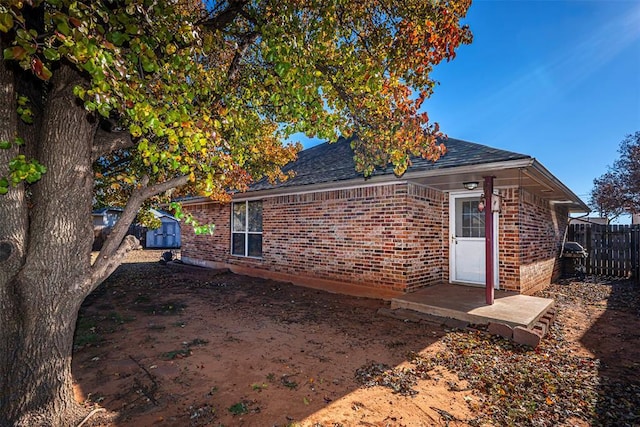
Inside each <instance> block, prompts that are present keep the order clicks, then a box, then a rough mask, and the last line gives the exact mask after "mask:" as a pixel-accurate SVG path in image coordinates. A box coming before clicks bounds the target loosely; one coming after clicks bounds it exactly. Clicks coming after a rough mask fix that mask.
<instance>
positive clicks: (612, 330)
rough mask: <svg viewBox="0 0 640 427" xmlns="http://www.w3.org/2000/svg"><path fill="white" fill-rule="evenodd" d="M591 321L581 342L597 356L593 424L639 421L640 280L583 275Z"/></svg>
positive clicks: (638, 423) (632, 422)
mask: <svg viewBox="0 0 640 427" xmlns="http://www.w3.org/2000/svg"><path fill="white" fill-rule="evenodd" d="M586 281H587V282H588V281H592V282H595V283H592V284H589V283H587V284H586V287H585V289H590V290H591V294H590V295H589V294H587V295H585V296H584V301H585V302H586V306H585V309H586V310H587V312H588V313H590V314H591V317H592V320H593V323H592V324H591V327H590V328H589V329H588V330H587V331H586V332H585V333H584V335H583V336H582V338H581V340H580V341H581V343H582V344H583V345H584V346H585V347H586V348H588V349H589V350H590V351H591V352H592V353H593V354H594V356H595V357H596V358H597V359H599V361H600V367H599V377H600V387H599V390H598V402H597V404H596V423H595V424H596V425H597V423H599V424H600V425H603V426H614V425H615V426H637V425H640V284H638V283H634V282H633V281H631V280H615V279H613V280H598V279H595V278H587V279H586Z"/></svg>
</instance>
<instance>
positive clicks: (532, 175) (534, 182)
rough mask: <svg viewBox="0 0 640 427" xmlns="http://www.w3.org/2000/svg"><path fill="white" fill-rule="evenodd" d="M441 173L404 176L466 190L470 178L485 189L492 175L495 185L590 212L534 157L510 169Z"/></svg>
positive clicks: (439, 187) (447, 188) (441, 187)
mask: <svg viewBox="0 0 640 427" xmlns="http://www.w3.org/2000/svg"><path fill="white" fill-rule="evenodd" d="M483 166H487V165H483ZM439 172H440V173H439V174H437V175H435V174H434V175H429V176H413V177H409V176H406V177H405V178H407V179H408V180H410V181H412V182H416V183H419V184H421V185H425V186H428V187H432V188H435V189H437V190H440V191H445V192H451V191H464V186H463V185H462V184H463V183H464V182H469V181H472V182H473V181H475V182H478V188H479V189H482V184H483V181H484V177H485V176H488V175H489V176H493V177H494V188H508V187H516V188H522V189H524V190H526V191H528V192H530V193H532V194H535V195H538V196H540V197H542V198H544V199H547V200H550V201H551V202H554V203H559V204H566V205H567V207H568V208H569V210H570V211H571V212H589V211H590V209H589V208H588V206H586V204H585V203H584V202H583V201H582V200H581V199H580V198H579V197H578V196H576V195H575V194H574V193H573V192H572V191H571V190H569V189H568V188H567V187H566V186H565V185H564V184H562V183H561V182H560V181H559V180H558V179H557V178H555V177H554V176H553V175H551V174H550V173H549V172H548V171H547V170H546V169H544V167H543V166H542V165H541V164H540V163H538V162H536V161H535V159H533V161H532V162H530V164H521V165H514V167H508V168H500V166H499V165H495V167H490V166H489V167H479V168H452V169H451V170H450V171H448V172H451V173H442V172H445V171H439Z"/></svg>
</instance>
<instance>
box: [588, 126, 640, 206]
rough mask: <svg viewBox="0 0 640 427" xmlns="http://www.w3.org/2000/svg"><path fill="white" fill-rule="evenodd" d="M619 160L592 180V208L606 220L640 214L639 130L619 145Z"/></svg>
mask: <svg viewBox="0 0 640 427" xmlns="http://www.w3.org/2000/svg"><path fill="white" fill-rule="evenodd" d="M618 153H619V157H618V159H617V160H616V161H615V162H614V163H613V166H610V167H609V170H608V171H607V172H606V173H605V174H603V175H602V176H601V177H599V178H596V179H594V180H593V189H592V190H591V206H592V207H593V208H594V209H595V210H597V211H598V212H600V214H601V215H602V216H605V217H607V218H616V217H618V216H619V215H621V214H624V213H640V131H638V132H636V133H634V134H632V135H627V137H626V138H625V139H623V140H622V141H621V142H620V147H619V148H618Z"/></svg>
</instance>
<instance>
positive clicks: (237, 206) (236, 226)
mask: <svg viewBox="0 0 640 427" xmlns="http://www.w3.org/2000/svg"><path fill="white" fill-rule="evenodd" d="M246 223H247V204H246V203H245V202H242V203H234V204H233V231H246V226H245V225H246Z"/></svg>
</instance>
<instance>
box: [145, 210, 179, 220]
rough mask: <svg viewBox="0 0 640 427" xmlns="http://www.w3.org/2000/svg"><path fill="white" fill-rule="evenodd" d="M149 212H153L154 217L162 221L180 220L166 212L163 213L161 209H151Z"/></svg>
mask: <svg viewBox="0 0 640 427" xmlns="http://www.w3.org/2000/svg"><path fill="white" fill-rule="evenodd" d="M149 212H151V213H152V214H153V216H155V217H156V218H158V219H160V218H169V219H172V220H174V221H178V218H176V217H175V216H173V215H171V214H168V213H167V212H165V211H161V210H159V209H149Z"/></svg>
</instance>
